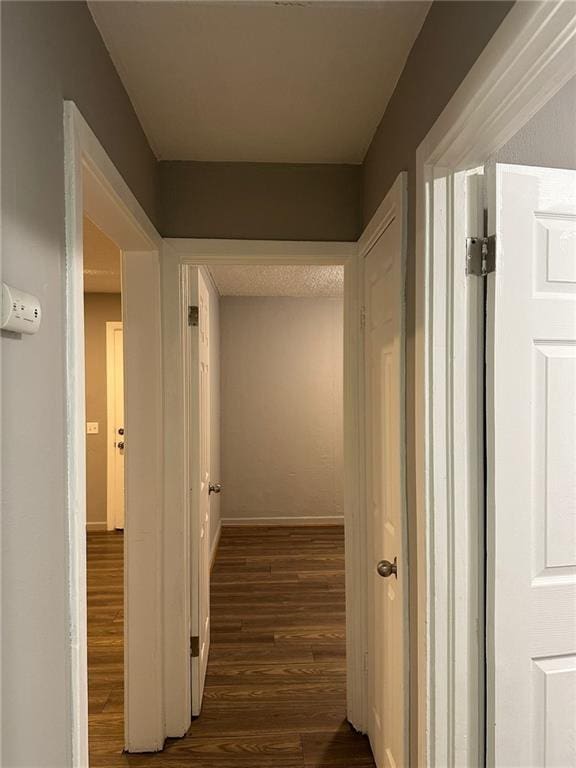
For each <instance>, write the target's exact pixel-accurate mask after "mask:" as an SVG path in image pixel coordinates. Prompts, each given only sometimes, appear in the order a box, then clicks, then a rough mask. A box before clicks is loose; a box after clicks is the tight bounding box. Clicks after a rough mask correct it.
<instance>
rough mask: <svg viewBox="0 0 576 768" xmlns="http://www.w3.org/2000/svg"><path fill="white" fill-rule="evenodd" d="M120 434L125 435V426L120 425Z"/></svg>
mask: <svg viewBox="0 0 576 768" xmlns="http://www.w3.org/2000/svg"><path fill="white" fill-rule="evenodd" d="M118 434H119V435H123V434H124V427H120V429H119V430H118Z"/></svg>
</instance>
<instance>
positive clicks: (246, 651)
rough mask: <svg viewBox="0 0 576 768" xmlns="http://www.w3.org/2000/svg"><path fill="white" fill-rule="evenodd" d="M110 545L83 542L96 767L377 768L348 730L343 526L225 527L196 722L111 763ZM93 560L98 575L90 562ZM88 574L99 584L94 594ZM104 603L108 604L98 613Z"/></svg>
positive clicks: (114, 736)
mask: <svg viewBox="0 0 576 768" xmlns="http://www.w3.org/2000/svg"><path fill="white" fill-rule="evenodd" d="M118 541H121V537H120V536H118V535H117V534H100V535H91V536H89V544H88V553H89V554H88V557H89V595H90V603H89V610H90V633H89V634H90V639H89V643H90V646H89V647H90V649H91V656H90V659H91V669H90V673H91V677H90V683H91V702H92V715H91V721H90V725H91V728H90V739H91V762H90V765H91V766H93V768H96V767H97V766H98V767H100V766H102V768H117V766H126V765H134V766H143V767H145V768H152V767H153V766H155V767H157V768H184V766H197V767H198V768H331V767H332V766H333V767H334V768H337V767H338V768H353V767H355V766H363V767H364V768H366V766H374V762H373V760H372V755H371V752H370V747H369V745H368V741H367V739H366V738H364V737H362V736H359V735H357V734H355V733H354V732H353V730H352V729H351V728H350V726H349V725H348V724H347V723H346V720H345V710H346V679H345V678H346V673H345V640H344V633H345V618H344V531H343V528H342V527H340V526H310V527H282V526H278V527H258V528H253V527H226V528H224V529H223V532H222V538H221V541H220V545H219V548H218V553H217V556H216V561H215V563H214V568H213V571H212V588H211V601H212V606H211V616H212V645H211V650H210V658H209V662H208V673H207V679H206V690H205V698H204V706H203V710H202V714H201V716H200V717H199V718H198V719H197V720H195V721H194V722H193V723H192V727H191V729H190V731H189V733H188V735H187V736H186V737H185V738H183V739H172V740H169V741H168V743H167V744H166V748H165V750H164V752H162V753H161V754H156V755H154V754H147V755H130V756H128V755H122V754H120V751H121V747H122V720H121V713H122V711H121V700H120V697H119V690H120V691H121V687H120V688H118V686H117V681H116V687H114V688H113V689H111V690H110V695H109V699H108V700H107V701H105V702H104V701H103V700H102V696H103V695H104V692H105V691H106V690H107V686H108V684H109V682H111V681H113V680H114V681H115V680H116V678H115V675H116V674H117V670H118V664H121V661H122V656H121V653H122V650H121V645H119V644H118V637H121V635H118V634H117V631H116V627H117V626H118V627H120V628H121V623H119V622H120V621H121V618H120V617H121V613H120V614H119V613H118V610H117V606H116V603H115V602H114V601H115V600H117V596H118V584H120V583H121V582H120V581H118V565H119V564H120V565H121V560H120V561H118V556H120V557H121V548H119V547H118V546H117V544H116V542H118ZM104 542H110V543H109V544H104ZM114 552H115V553H116V555H114ZM102 553H103V554H104V556H105V561H106V562H107V565H106V566H105V565H103V564H101V563H99V558H100V555H101V554H102ZM115 557H116V567H115V568H114V566H113V564H112V563H113V561H114V558H115ZM97 571H98V573H99V574H100V575H103V574H105V573H107V574H108V575H107V576H106V579H105V580H104V581H103V582H102V583H101V584H102V586H101V588H100V589H99V588H98V587H97V585H96V573H97ZM120 572H121V571H120ZM113 574H114V575H113ZM107 596H108V597H110V599H111V600H112V601H113V606H112V607H111V608H110V609H109V611H108V613H106V614H105V608H104V606H105V605H106V604H107ZM114 610H115V611H116V612H115V615H114V617H112V613H113V611H114ZM106 622H108V623H107V624H106ZM105 636H109V637H110V639H111V641H112V645H111V646H110V647H109V649H108V653H107V652H106V651H104V649H103V648H102V647H101V646H102V645H104V644H105V640H103V639H102V638H103V637H105ZM92 662H94V664H92ZM99 692H100V694H101V697H100V698H98V697H99Z"/></svg>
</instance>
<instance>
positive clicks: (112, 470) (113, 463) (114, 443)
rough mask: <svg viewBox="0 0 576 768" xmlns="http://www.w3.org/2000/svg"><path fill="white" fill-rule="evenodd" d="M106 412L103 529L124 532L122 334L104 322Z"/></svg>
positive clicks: (117, 324)
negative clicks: (104, 520) (104, 515)
mask: <svg viewBox="0 0 576 768" xmlns="http://www.w3.org/2000/svg"><path fill="white" fill-rule="evenodd" d="M106 381H107V397H106V406H107V411H108V451H107V453H108V483H107V486H108V487H107V496H108V511H107V528H108V530H109V531H112V530H114V529H116V530H124V442H125V434H124V334H123V331H122V323H120V322H107V323H106Z"/></svg>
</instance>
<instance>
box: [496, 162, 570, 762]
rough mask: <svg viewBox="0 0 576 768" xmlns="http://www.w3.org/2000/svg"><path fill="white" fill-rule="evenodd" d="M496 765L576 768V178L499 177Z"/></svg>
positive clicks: (510, 171)
mask: <svg viewBox="0 0 576 768" xmlns="http://www.w3.org/2000/svg"><path fill="white" fill-rule="evenodd" d="M489 180H490V183H489V186H488V203H489V228H490V229H489V232H490V233H491V234H495V237H496V240H495V251H496V269H495V271H494V272H493V273H492V274H490V275H489V277H488V304H487V309H488V314H487V318H488V322H487V328H488V333H487V442H488V467H487V477H488V489H487V499H488V505H487V515H488V520H487V555H488V559H487V584H486V587H487V615H486V620H487V649H486V650H487V741H488V743H487V764H488V765H489V766H522V768H544V767H546V766H556V767H557V768H559V767H560V766H570V765H572V766H573V765H576V717H575V713H576V171H568V170H558V169H549V168H531V167H525V166H513V165H496V166H495V168H491V169H490V173H489Z"/></svg>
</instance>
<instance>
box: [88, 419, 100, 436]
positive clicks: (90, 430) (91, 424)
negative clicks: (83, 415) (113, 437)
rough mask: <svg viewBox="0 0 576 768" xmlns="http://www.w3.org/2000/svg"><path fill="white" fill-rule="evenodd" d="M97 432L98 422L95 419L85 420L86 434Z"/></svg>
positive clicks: (95, 433)
mask: <svg viewBox="0 0 576 768" xmlns="http://www.w3.org/2000/svg"><path fill="white" fill-rule="evenodd" d="M98 432H99V429H98V422H97V421H87V422H86V434H87V435H97V434H98Z"/></svg>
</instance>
